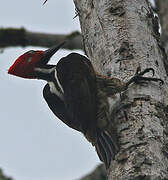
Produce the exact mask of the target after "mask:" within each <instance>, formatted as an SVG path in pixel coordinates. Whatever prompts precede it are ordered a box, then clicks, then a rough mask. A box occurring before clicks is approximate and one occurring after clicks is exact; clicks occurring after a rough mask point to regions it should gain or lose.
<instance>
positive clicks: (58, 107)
mask: <svg viewBox="0 0 168 180" xmlns="http://www.w3.org/2000/svg"><path fill="white" fill-rule="evenodd" d="M43 97H44V99H45V100H46V102H47V104H48V106H49V108H50V109H51V111H52V112H53V113H54V114H55V115H56V116H57V117H58V118H59V119H60V120H61V121H63V122H64V123H65V124H66V125H68V126H69V127H71V128H73V129H75V130H77V131H80V129H79V128H78V126H77V125H75V126H74V125H73V124H72V123H71V121H69V117H68V115H67V112H66V109H65V104H64V102H63V101H62V100H61V99H60V98H59V97H57V96H56V95H55V94H52V93H51V92H50V87H49V84H46V85H45V87H44V89H43Z"/></svg>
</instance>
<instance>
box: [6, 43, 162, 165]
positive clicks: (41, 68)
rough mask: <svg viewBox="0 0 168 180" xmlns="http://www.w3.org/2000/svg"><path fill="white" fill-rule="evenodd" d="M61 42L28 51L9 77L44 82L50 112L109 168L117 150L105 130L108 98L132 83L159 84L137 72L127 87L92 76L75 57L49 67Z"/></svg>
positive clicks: (83, 61)
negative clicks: (84, 139)
mask: <svg viewBox="0 0 168 180" xmlns="http://www.w3.org/2000/svg"><path fill="white" fill-rule="evenodd" d="M63 45H64V42H63V43H61V44H59V45H57V46H53V47H51V48H49V49H47V50H46V51H41V50H37V51H33V50H30V51H28V52H26V53H24V54H23V55H21V56H20V57H18V58H17V59H16V61H15V62H14V64H13V65H12V66H11V67H10V68H9V70H8V73H9V74H11V75H15V76H18V77H22V78H28V79H40V80H45V81H47V84H46V85H45V87H44V89H43V97H44V99H45V101H46V102H47V104H48V106H49V108H50V109H51V111H52V112H53V113H54V114H55V116H57V117H58V118H59V119H60V120H61V121H63V122H64V123H65V124H66V125H68V126H69V127H70V128H73V129H75V130H77V131H79V132H81V133H83V134H84V136H85V137H86V139H87V140H88V141H89V142H91V143H92V145H93V146H95V149H96V151H97V154H98V156H99V158H100V160H101V161H103V162H104V163H105V165H106V168H108V167H109V165H110V162H111V159H113V158H114V156H115V154H116V153H117V152H118V150H119V146H118V143H117V140H116V137H113V136H111V133H110V132H109V131H108V130H107V128H106V127H107V126H108V125H109V123H110V113H109V104H108V100H107V99H108V97H109V96H113V95H114V94H116V93H120V92H122V91H124V90H126V89H127V88H128V86H129V85H130V84H131V83H133V82H135V83H136V82H140V81H145V80H147V81H160V82H161V83H163V81H162V80H161V79H157V78H152V77H142V76H143V75H144V74H145V73H147V72H149V71H152V72H153V74H154V70H153V69H152V68H147V69H145V70H144V71H143V72H140V69H137V72H136V74H135V76H133V77H132V78H131V79H130V80H129V81H128V82H127V83H125V82H123V81H121V80H119V79H117V78H107V77H104V76H101V75H99V74H98V73H96V72H95V70H94V68H93V66H92V64H91V62H90V60H89V59H88V58H86V57H85V56H83V55H80V54H78V53H71V54H69V55H67V56H66V57H63V58H61V59H60V60H59V61H58V63H57V64H56V65H51V64H48V62H49V60H50V58H51V57H52V56H53V55H54V54H55V53H56V52H57V51H58V50H59V49H60V47H62V46H63Z"/></svg>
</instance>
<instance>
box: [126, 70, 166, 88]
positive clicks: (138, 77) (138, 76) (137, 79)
mask: <svg viewBox="0 0 168 180" xmlns="http://www.w3.org/2000/svg"><path fill="white" fill-rule="evenodd" d="M140 71H141V69H140V67H138V68H137V70H136V73H135V76H133V77H132V78H131V79H130V80H129V81H128V82H127V86H128V85H129V84H131V83H133V82H135V83H137V84H138V83H142V81H155V82H158V81H160V84H161V85H163V84H164V81H163V80H162V79H160V78H153V77H143V75H144V74H146V73H148V72H150V71H152V75H153V76H154V75H155V71H154V69H153V68H146V69H145V70H144V71H142V72H140Z"/></svg>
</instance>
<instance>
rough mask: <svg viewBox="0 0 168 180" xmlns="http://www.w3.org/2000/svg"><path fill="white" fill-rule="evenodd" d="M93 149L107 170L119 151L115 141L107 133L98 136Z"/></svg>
mask: <svg viewBox="0 0 168 180" xmlns="http://www.w3.org/2000/svg"><path fill="white" fill-rule="evenodd" d="M95 148H96V151H97V154H98V156H99V158H100V160H101V161H103V162H104V164H105V166H106V168H109V166H110V162H111V160H112V159H114V157H115V155H116V153H117V152H118V150H119V147H118V145H117V143H116V139H113V138H112V137H111V136H110V134H109V133H108V132H107V131H103V132H101V133H100V134H98V137H97V143H96V145H95Z"/></svg>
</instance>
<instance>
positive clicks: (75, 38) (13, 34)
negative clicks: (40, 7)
mask: <svg viewBox="0 0 168 180" xmlns="http://www.w3.org/2000/svg"><path fill="white" fill-rule="evenodd" d="M65 40H67V41H68V43H66V44H65V46H64V48H65V49H70V50H72V49H82V50H83V45H82V37H81V34H80V33H79V32H77V31H75V32H72V33H71V34H68V35H63V34H47V33H38V32H31V31H27V30H26V29H24V28H1V29H0V48H6V47H9V46H22V47H25V46H41V47H51V46H53V45H55V44H59V43H60V42H62V41H65Z"/></svg>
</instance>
